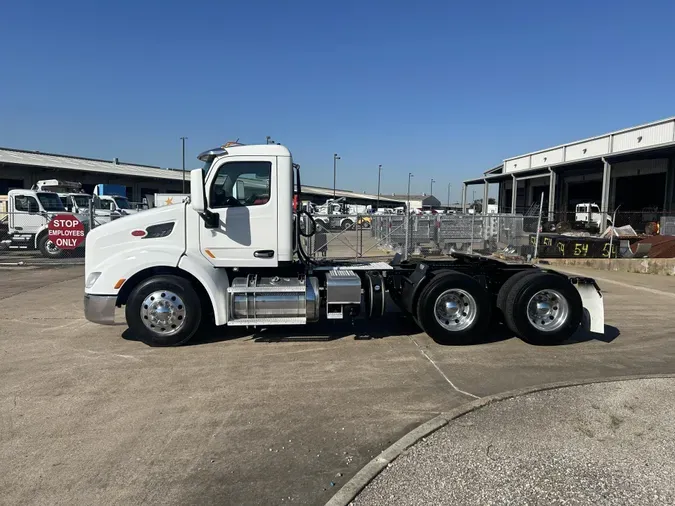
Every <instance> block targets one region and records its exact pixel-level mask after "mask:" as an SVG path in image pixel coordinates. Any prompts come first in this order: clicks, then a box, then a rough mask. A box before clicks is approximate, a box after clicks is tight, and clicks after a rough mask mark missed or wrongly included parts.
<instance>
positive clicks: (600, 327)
mask: <svg viewBox="0 0 675 506" xmlns="http://www.w3.org/2000/svg"><path fill="white" fill-rule="evenodd" d="M570 281H571V282H572V284H573V285H574V287H575V288H576V289H577V291H578V292H579V295H580V296H581V303H582V305H583V307H584V316H583V319H582V325H583V327H584V328H585V329H586V330H590V331H591V332H593V333H595V334H604V333H605V306H604V303H603V300H602V292H601V291H600V288H599V287H598V285H597V284H596V283H595V281H593V280H592V279H588V278H571V279H570Z"/></svg>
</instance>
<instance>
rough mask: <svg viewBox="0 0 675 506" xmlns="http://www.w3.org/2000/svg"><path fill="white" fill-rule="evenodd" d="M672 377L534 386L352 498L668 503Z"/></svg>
mask: <svg viewBox="0 0 675 506" xmlns="http://www.w3.org/2000/svg"><path fill="white" fill-rule="evenodd" d="M673 398H675V378H670V379H641V380H628V381H618V382H612V383H600V384H593V385H584V386H577V387H571V388H563V389H559V390H549V391H544V392H537V393H533V394H530V395H525V396H522V397H516V398H513V399H508V400H505V401H502V402H497V403H494V404H490V405H488V406H485V407H483V408H481V409H479V410H477V411H474V412H472V413H468V414H466V415H465V416H462V417H460V418H457V419H455V420H452V421H451V422H450V423H449V424H448V425H447V426H445V427H443V428H442V429H440V430H439V431H437V432H435V433H434V434H431V435H430V436H429V437H426V438H424V439H422V440H421V441H420V442H419V443H417V444H416V445H415V446H414V447H412V448H411V449H409V450H408V451H406V452H405V453H404V454H403V455H401V456H400V457H399V458H398V459H396V460H395V461H394V462H393V463H392V464H391V465H390V466H389V467H387V468H386V469H385V470H384V471H383V472H382V473H381V474H380V475H379V476H377V477H376V478H375V479H374V480H373V481H372V482H371V483H370V484H369V485H368V486H367V487H366V488H365V490H364V491H363V492H362V493H361V494H360V495H359V496H358V498H357V499H356V500H355V501H354V504H355V505H358V506H369V505H372V506H379V505H382V504H396V505H402V506H404V505H405V506H413V505H420V506H423V505H424V506H425V505H428V504H447V505H458V506H469V505H476V506H482V505H484V504H578V505H589V506H590V505H594V506H595V505H605V506H609V505H617V506H619V505H620V506H622V505H625V504H639V505H641V506H647V505H654V506H661V505H665V504H675V481H674V480H673V476H675V457H674V456H675V438H674V436H675V423H673V417H675V404H674V403H673V402H672V400H673Z"/></svg>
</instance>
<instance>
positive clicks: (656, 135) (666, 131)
mask: <svg viewBox="0 0 675 506" xmlns="http://www.w3.org/2000/svg"><path fill="white" fill-rule="evenodd" d="M674 128H675V122H674V121H669V122H668V123H661V124H659V125H652V126H649V127H645V128H639V129H637V130H630V131H628V132H623V133H620V134H616V135H614V142H613V149H612V152H613V153H618V152H621V151H628V150H630V149H639V148H644V147H648V146H656V145H658V144H665V143H667V142H673V132H674V131H675V130H674Z"/></svg>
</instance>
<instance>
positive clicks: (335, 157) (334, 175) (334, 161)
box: [333, 153, 340, 198]
mask: <svg viewBox="0 0 675 506" xmlns="http://www.w3.org/2000/svg"><path fill="white" fill-rule="evenodd" d="M339 159H340V157H339V156H338V154H337V153H333V198H335V185H336V182H337V161H338V160H339Z"/></svg>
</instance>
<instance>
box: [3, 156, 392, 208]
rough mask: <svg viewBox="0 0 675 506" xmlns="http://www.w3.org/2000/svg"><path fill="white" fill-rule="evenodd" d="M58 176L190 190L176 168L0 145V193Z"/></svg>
mask: <svg viewBox="0 0 675 506" xmlns="http://www.w3.org/2000/svg"><path fill="white" fill-rule="evenodd" d="M44 179H60V180H64V181H78V182H80V183H82V188H83V189H84V191H85V192H87V193H91V192H92V191H93V189H94V186H95V185H97V184H100V183H111V184H119V185H123V186H125V187H126V189H127V194H126V197H127V198H128V199H129V200H130V201H132V202H136V203H140V202H142V201H143V198H147V199H148V201H149V202H152V197H153V196H154V194H155V193H187V192H189V191H190V173H189V171H186V174H185V182H183V171H182V170H180V169H162V168H160V167H157V166H152V165H140V164H134V163H126V162H120V161H119V160H118V159H117V158H114V159H113V160H101V159H97V158H84V157H79V156H68V155H57V154H52V153H41V152H39V151H25V150H19V149H10V148H0V195H5V194H6V193H7V192H8V191H9V190H12V189H21V188H31V187H32V186H33V185H34V184H35V183H36V182H37V181H40V180H44ZM302 193H303V195H302V197H303V199H306V200H311V201H312V202H314V203H316V204H323V203H324V202H325V201H326V200H327V199H330V198H333V195H335V197H336V198H340V197H344V198H345V201H346V202H347V203H349V204H359V205H373V204H374V203H375V202H376V201H377V196H376V195H370V194H367V193H358V192H353V191H349V190H335V191H334V190H333V189H332V188H321V187H317V186H304V185H303V188H302ZM379 200H380V203H381V205H386V206H387V207H395V206H399V205H403V202H402V201H399V200H397V199H394V198H390V197H383V196H380V198H379Z"/></svg>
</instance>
